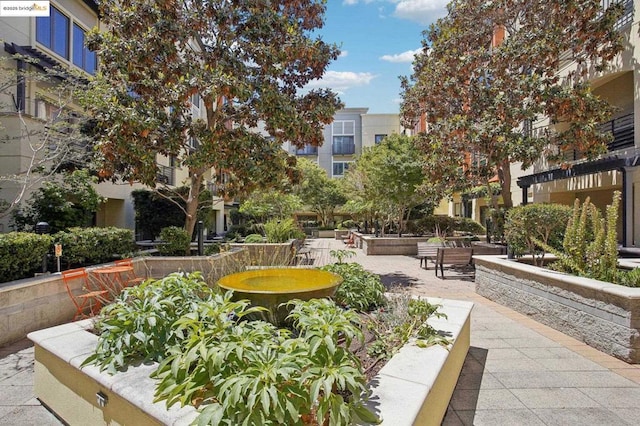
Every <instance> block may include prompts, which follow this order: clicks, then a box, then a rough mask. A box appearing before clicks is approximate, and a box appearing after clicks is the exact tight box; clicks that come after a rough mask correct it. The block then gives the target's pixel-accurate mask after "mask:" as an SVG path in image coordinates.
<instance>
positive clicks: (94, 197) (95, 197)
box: [13, 170, 105, 233]
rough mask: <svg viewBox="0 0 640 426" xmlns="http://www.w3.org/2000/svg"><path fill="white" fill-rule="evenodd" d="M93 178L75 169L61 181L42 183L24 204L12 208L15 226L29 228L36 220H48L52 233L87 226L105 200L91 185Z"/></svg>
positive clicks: (64, 175)
mask: <svg viewBox="0 0 640 426" xmlns="http://www.w3.org/2000/svg"><path fill="white" fill-rule="evenodd" d="M96 181H97V180H96V179H95V178H94V177H91V176H89V173H88V172H87V171H86V170H76V171H74V172H72V173H65V174H63V176H62V179H61V180H60V181H58V180H53V181H47V182H44V183H43V185H42V187H41V188H39V189H38V190H37V191H36V192H35V193H34V194H33V195H32V197H31V199H30V200H29V201H28V202H27V203H26V206H24V207H23V208H21V209H19V210H15V211H14V214H13V221H14V223H15V226H16V229H17V230H31V229H33V226H35V224H36V223H38V222H47V223H48V224H49V228H50V230H51V233H56V232H58V231H65V230H67V229H69V228H71V227H77V226H88V225H89V224H90V223H91V218H92V216H93V214H94V213H95V212H97V211H98V208H99V207H100V203H102V202H104V201H105V199H104V198H103V197H101V196H100V195H99V194H98V192H97V191H96V189H95V187H94V184H95V183H96Z"/></svg>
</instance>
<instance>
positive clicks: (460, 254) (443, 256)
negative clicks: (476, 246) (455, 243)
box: [436, 247, 473, 265]
mask: <svg viewBox="0 0 640 426" xmlns="http://www.w3.org/2000/svg"><path fill="white" fill-rule="evenodd" d="M472 253H473V249H472V248H469V247H442V248H439V249H438V258H437V260H436V263H438V264H439V265H466V264H468V263H470V262H471V256H472Z"/></svg>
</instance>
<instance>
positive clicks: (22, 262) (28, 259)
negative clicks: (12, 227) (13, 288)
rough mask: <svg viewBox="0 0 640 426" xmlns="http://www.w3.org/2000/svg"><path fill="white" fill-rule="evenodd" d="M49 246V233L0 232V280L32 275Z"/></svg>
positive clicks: (4, 280) (40, 263)
mask: <svg viewBox="0 0 640 426" xmlns="http://www.w3.org/2000/svg"><path fill="white" fill-rule="evenodd" d="M50 247H51V237H50V236H49V235H38V234H32V233H29V232H9V233H8V234H0V282H7V281H13V280H18V279H21V278H27V277H29V276H33V275H32V274H33V273H34V272H36V271H37V270H38V268H39V267H40V266H41V265H42V259H43V257H44V256H45V255H46V254H47V252H48V251H49V248H50Z"/></svg>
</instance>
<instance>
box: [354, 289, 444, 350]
mask: <svg viewBox="0 0 640 426" xmlns="http://www.w3.org/2000/svg"><path fill="white" fill-rule="evenodd" d="M387 303H388V305H387V306H386V307H384V308H381V309H378V310H376V311H374V312H372V313H370V314H369V315H368V319H367V321H366V326H367V328H368V329H369V330H370V331H371V332H373V333H374V335H375V336H376V341H375V342H374V343H373V344H371V345H370V346H369V348H368V350H367V352H368V353H369V355H370V356H372V357H376V358H378V359H389V358H391V357H392V356H393V355H394V354H395V353H396V352H397V351H398V350H399V349H400V348H401V347H402V346H404V345H405V344H406V343H407V342H408V341H409V339H412V338H414V339H416V344H417V345H418V346H420V347H427V346H431V345H434V344H440V345H447V344H449V343H450V341H449V339H447V338H446V337H445V336H441V335H439V334H438V332H437V331H436V330H435V329H434V328H433V327H431V326H430V325H429V324H428V323H427V320H428V319H429V318H431V317H434V318H446V315H445V314H443V313H440V312H437V310H438V308H439V307H440V305H434V304H431V303H429V302H427V301H426V300H421V299H413V298H412V297H411V295H410V294H409V293H408V292H402V293H396V294H394V295H393V296H392V297H389V299H388V302H387Z"/></svg>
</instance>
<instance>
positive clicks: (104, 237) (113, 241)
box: [53, 227, 135, 266]
mask: <svg viewBox="0 0 640 426" xmlns="http://www.w3.org/2000/svg"><path fill="white" fill-rule="evenodd" d="M53 241H54V243H56V244H61V245H62V257H61V259H60V261H61V262H63V263H66V264H67V265H69V266H71V265H95V264H98V263H105V262H110V261H112V260H113V259H114V257H116V258H117V257H127V256H128V255H130V254H131V253H132V252H133V251H134V249H135V244H134V241H133V231H132V230H130V229H122V228H115V227H106V228H97V227H94V228H70V229H69V230H67V231H61V232H58V233H56V234H55V235H53Z"/></svg>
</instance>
